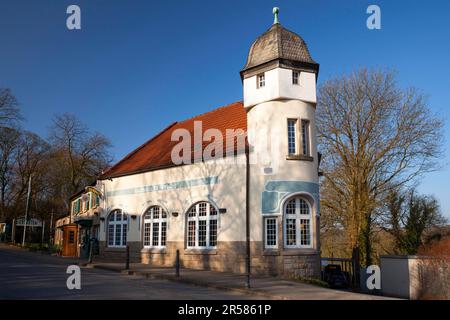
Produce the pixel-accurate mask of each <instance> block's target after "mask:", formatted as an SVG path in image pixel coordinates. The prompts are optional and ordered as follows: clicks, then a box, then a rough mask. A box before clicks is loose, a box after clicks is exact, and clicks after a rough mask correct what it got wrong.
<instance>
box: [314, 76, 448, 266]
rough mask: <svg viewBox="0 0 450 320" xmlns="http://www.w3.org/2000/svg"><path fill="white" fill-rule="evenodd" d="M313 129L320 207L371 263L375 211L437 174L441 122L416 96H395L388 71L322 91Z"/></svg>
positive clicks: (343, 81) (398, 92) (348, 78)
mask: <svg viewBox="0 0 450 320" xmlns="http://www.w3.org/2000/svg"><path fill="white" fill-rule="evenodd" d="M317 126H318V135H319V145H320V149H321V151H322V152H323V168H322V169H323V171H324V176H325V180H326V183H324V186H325V188H324V189H323V190H322V195H323V197H322V199H323V203H322V204H323V206H325V207H328V208H329V209H330V210H332V212H334V214H336V215H339V216H340V217H341V218H342V223H343V227H344V228H345V230H346V234H347V236H348V241H347V243H348V246H349V249H350V248H353V247H356V246H358V247H360V249H361V250H362V253H363V258H364V259H363V261H364V262H365V263H367V264H370V263H371V259H372V256H371V254H372V247H371V245H372V243H371V237H372V232H373V229H372V227H373V223H374V221H375V218H376V217H375V212H376V209H377V208H379V206H380V203H381V201H382V199H383V198H384V197H385V195H386V193H387V192H388V191H389V190H391V189H392V188H398V187H400V186H402V185H405V184H407V183H408V182H411V181H413V180H414V179H415V178H417V177H418V176H420V175H421V174H423V173H425V172H429V171H432V170H435V169H436V168H437V164H438V162H437V160H438V159H439V157H440V155H441V153H442V152H441V146H442V121H441V120H440V119H439V118H438V117H437V116H435V115H433V114H432V113H431V111H430V110H429V108H428V106H427V103H426V99H425V98H424V96H423V95H422V94H420V93H419V92H418V90H415V89H406V90H402V89H400V88H399V87H398V86H397V84H396V82H395V75H394V73H393V72H390V71H369V70H366V69H362V70H359V71H358V72H354V73H352V74H351V75H349V76H343V77H341V78H337V79H334V80H329V81H327V82H325V83H324V84H323V85H322V86H321V88H320V90H319V96H318V106H317Z"/></svg>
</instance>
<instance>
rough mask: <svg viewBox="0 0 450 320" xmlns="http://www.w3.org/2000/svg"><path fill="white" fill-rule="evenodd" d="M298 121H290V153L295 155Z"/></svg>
mask: <svg viewBox="0 0 450 320" xmlns="http://www.w3.org/2000/svg"><path fill="white" fill-rule="evenodd" d="M296 123H297V121H296V120H288V153H289V154H295V152H296V142H295V136H296V133H295V131H296V130H295V127H296Z"/></svg>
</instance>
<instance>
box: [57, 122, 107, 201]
mask: <svg viewBox="0 0 450 320" xmlns="http://www.w3.org/2000/svg"><path fill="white" fill-rule="evenodd" d="M49 140H50V142H51V143H52V147H53V154H52V159H53V163H54V165H53V166H52V167H53V172H54V174H55V179H54V189H55V191H57V190H58V192H59V197H60V199H61V200H62V201H67V200H68V198H69V197H70V195H72V194H73V193H75V192H77V191H79V190H80V189H81V188H82V187H84V186H86V185H87V184H89V183H91V182H92V181H93V180H95V179H96V178H97V176H98V175H99V174H100V173H101V171H102V170H104V169H105V168H106V167H107V166H108V165H109V164H110V163H111V160H112V159H111V157H110V154H109V148H110V147H111V143H110V141H109V140H108V139H107V138H106V137H105V136H104V135H102V134H100V133H91V132H90V131H89V130H88V128H87V127H86V126H85V125H84V124H83V123H82V122H81V121H80V120H79V119H77V118H76V117H75V116H74V115H72V114H63V115H58V116H56V117H55V118H54V120H53V125H52V127H51V130H50V139H49ZM67 206H68V204H67V203H66V207H67Z"/></svg>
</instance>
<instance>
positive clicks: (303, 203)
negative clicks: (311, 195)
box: [299, 199, 309, 215]
mask: <svg viewBox="0 0 450 320" xmlns="http://www.w3.org/2000/svg"><path fill="white" fill-rule="evenodd" d="M299 207H300V214H307V215H309V206H308V204H307V203H306V201H305V200H303V199H299Z"/></svg>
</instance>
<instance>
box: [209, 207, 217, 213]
mask: <svg viewBox="0 0 450 320" xmlns="http://www.w3.org/2000/svg"><path fill="white" fill-rule="evenodd" d="M209 214H210V215H211V216H215V215H217V210H216V208H214V206H213V205H211V204H210V205H209Z"/></svg>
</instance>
